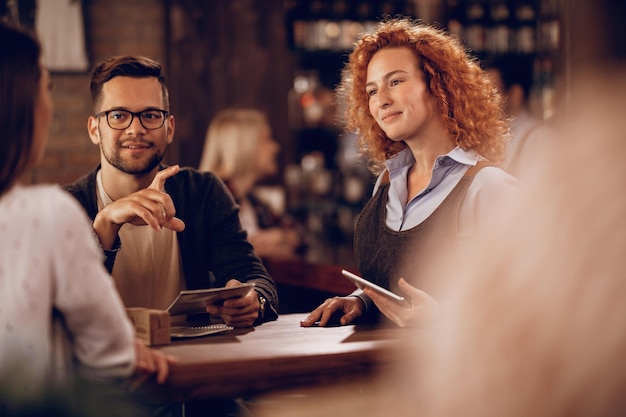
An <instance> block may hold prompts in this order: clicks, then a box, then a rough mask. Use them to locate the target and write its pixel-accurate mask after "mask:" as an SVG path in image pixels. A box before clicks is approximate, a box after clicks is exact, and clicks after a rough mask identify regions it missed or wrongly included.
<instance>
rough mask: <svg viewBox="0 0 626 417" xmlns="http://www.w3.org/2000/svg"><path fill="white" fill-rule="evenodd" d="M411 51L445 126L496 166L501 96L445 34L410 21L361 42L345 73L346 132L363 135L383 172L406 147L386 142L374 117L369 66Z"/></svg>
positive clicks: (502, 123)
mask: <svg viewBox="0 0 626 417" xmlns="http://www.w3.org/2000/svg"><path fill="white" fill-rule="evenodd" d="M394 47H408V48H410V49H411V50H412V51H413V52H414V53H415V55H416V56H417V58H418V62H419V67H420V70H421V71H422V72H423V73H424V75H425V79H426V84H427V86H428V89H429V92H430V94H432V96H433V97H435V98H436V99H437V101H438V103H439V111H440V115H441V120H442V122H443V124H444V126H445V127H446V128H447V129H448V132H449V133H450V135H451V137H452V138H454V140H455V143H456V144H457V145H458V146H459V147H461V148H462V149H465V150H475V151H476V152H478V153H479V154H480V155H482V156H484V157H485V158H487V159H489V160H490V161H491V162H493V163H496V164H497V163H500V162H502V160H503V158H504V153H505V140H506V137H507V135H508V123H507V119H506V115H505V113H504V111H503V110H502V96H501V95H500V93H499V92H498V90H497V88H496V86H495V85H494V84H493V83H492V82H491V81H490V79H489V77H488V76H487V74H486V72H485V71H483V70H482V68H481V67H480V65H479V63H478V62H477V60H476V59H475V58H473V57H471V56H470V55H469V54H468V53H467V51H466V49H465V47H463V45H462V44H461V42H460V41H459V40H458V39H456V38H454V37H452V36H451V35H449V34H447V33H446V32H444V31H443V30H440V29H437V28H435V27H432V26H429V25H426V24H424V23H421V22H419V21H414V20H410V19H408V18H394V19H389V20H385V21H382V22H380V23H379V24H378V26H377V28H376V31H374V32H373V33H368V34H365V35H363V36H362V37H361V39H359V41H358V42H357V43H356V45H355V48H354V50H353V51H352V53H351V54H350V58H349V61H348V63H347V64H346V66H345V67H344V69H343V73H342V81H341V84H340V85H339V88H338V93H339V94H340V95H341V96H343V99H344V101H345V105H346V110H345V116H346V120H345V122H346V127H347V128H348V130H351V131H354V132H357V133H358V134H359V144H360V147H361V151H362V152H364V153H365V154H367V155H368V157H369V163H370V169H371V170H372V171H373V172H375V173H378V172H380V171H381V170H382V168H383V167H384V161H385V160H386V159H388V158H389V157H391V156H392V155H395V154H397V153H398V152H400V151H401V150H403V149H404V148H406V144H405V143H404V142H394V141H392V140H391V139H389V138H388V137H387V135H386V134H385V132H383V130H382V129H381V128H380V127H379V126H378V124H377V123H376V121H375V120H374V118H373V117H372V115H371V114H370V112H369V105H368V103H369V96H368V94H367V92H366V91H365V84H366V81H367V79H366V78H367V66H368V65H369V62H370V60H371V59H372V57H373V56H374V54H376V52H378V51H379V50H381V49H384V48H394Z"/></svg>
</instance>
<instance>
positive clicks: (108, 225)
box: [65, 55, 277, 327]
mask: <svg viewBox="0 0 626 417" xmlns="http://www.w3.org/2000/svg"><path fill="white" fill-rule="evenodd" d="M91 96H92V101H93V106H94V108H93V111H94V114H93V116H90V117H89V120H88V122H87V128H88V133H89V137H90V139H91V141H92V142H93V143H94V144H95V145H97V146H99V148H100V164H99V165H98V166H97V167H96V168H95V169H93V170H92V171H91V172H90V173H88V174H87V175H85V176H83V177H82V178H79V179H78V180H77V181H76V182H74V183H73V184H68V185H66V186H65V188H66V189H67V190H68V191H70V192H71V193H72V194H73V195H74V197H76V198H77V199H78V201H80V203H81V204H82V205H83V206H84V207H85V209H86V211H87V214H88V215H89V216H90V217H91V218H92V219H93V230H94V232H95V233H96V235H97V236H98V238H99V241H100V245H101V246H102V249H103V251H104V254H105V257H106V259H105V264H106V265H107V267H108V268H109V269H110V270H111V273H112V276H113V279H114V280H115V283H116V286H117V288H118V291H119V292H120V295H121V297H122V300H123V301H124V304H125V305H126V306H127V307H146V308H156V309H161V310H165V309H166V308H167V307H168V306H169V305H170V304H171V303H172V301H174V299H175V298H176V296H177V295H178V293H179V292H180V291H181V290H185V289H187V290H196V289H203V288H213V287H224V286H235V285H239V284H240V283H242V282H247V283H254V284H255V288H254V289H252V290H250V291H249V292H248V293H247V295H245V296H242V297H237V298H232V299H229V300H226V301H224V303H223V304H222V305H210V306H208V307H207V311H208V312H209V313H211V314H212V315H215V316H219V317H220V318H221V319H222V320H223V321H224V322H225V323H226V324H229V325H232V326H234V327H250V326H253V325H257V324H260V323H262V322H264V321H268V320H274V319H276V317H277V309H276V306H277V294H276V285H275V283H274V281H273V280H272V279H271V278H270V276H269V275H268V273H267V271H266V270H265V267H264V266H263V264H262V263H261V260H260V259H259V258H258V257H257V256H256V255H255V254H254V251H253V248H252V245H251V244H250V243H249V242H248V241H247V240H246V234H245V231H244V230H243V228H242V227H241V223H240V221H239V216H238V208H237V206H236V204H235V202H234V200H233V197H232V195H231V194H230V192H229V191H228V190H227V189H226V187H225V186H224V183H223V182H222V181H221V180H220V179H219V178H217V177H216V176H215V175H214V174H212V173H202V172H199V171H197V170H194V169H192V168H181V167H179V166H178V165H173V166H165V165H163V164H161V161H162V160H163V157H164V155H165V152H166V151H167V147H168V145H169V144H171V143H172V141H173V139H174V126H175V123H174V116H173V115H171V114H170V110H169V96H168V90H167V87H166V85H165V79H164V77H163V75H162V73H161V65H160V64H159V63H158V62H156V61H153V60H152V59H149V58H146V57H142V56H132V55H125V56H115V57H112V58H110V59H107V60H105V61H103V62H101V63H99V64H98V65H97V66H96V67H95V69H94V70H93V72H92V77H91ZM187 225H188V226H189V227H186V226H187Z"/></svg>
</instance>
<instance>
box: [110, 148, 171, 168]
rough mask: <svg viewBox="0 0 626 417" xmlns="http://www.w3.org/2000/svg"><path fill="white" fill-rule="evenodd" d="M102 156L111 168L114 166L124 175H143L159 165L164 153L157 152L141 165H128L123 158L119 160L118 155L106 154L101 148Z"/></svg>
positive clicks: (113, 153)
mask: <svg viewBox="0 0 626 417" xmlns="http://www.w3.org/2000/svg"><path fill="white" fill-rule="evenodd" d="M102 154H103V155H104V159H106V160H107V162H108V163H109V164H110V165H111V166H114V167H115V168H117V169H119V170H120V171H122V172H124V173H126V174H131V175H145V174H147V173H149V172H150V171H152V170H153V169H154V168H155V167H156V166H158V165H159V164H160V163H161V161H162V160H163V157H164V156H165V151H164V152H162V153H161V152H157V153H156V154H154V155H152V156H151V157H150V159H148V160H147V161H146V162H145V163H143V164H141V165H137V164H133V163H128V162H127V161H125V160H124V159H123V158H121V157H120V155H119V154H118V153H115V152H107V151H106V150H105V149H104V148H102ZM131 162H139V160H133V161H131Z"/></svg>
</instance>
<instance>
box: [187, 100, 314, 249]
mask: <svg viewBox="0 0 626 417" xmlns="http://www.w3.org/2000/svg"><path fill="white" fill-rule="evenodd" d="M279 151H280V145H279V144H278V143H277V142H276V141H275V140H274V139H273V138H272V130H271V128H270V125H269V123H268V121H267V117H266V116H265V115H264V114H263V113H262V112H260V111H258V110H254V109H246V108H232V109H226V110H223V111H221V112H219V113H218V114H217V115H216V116H215V117H214V118H213V120H212V121H211V124H210V125H209V128H208V129H207V133H206V139H205V143H204V151H203V154H202V159H201V161H200V166H199V169H200V171H210V172H213V173H214V174H216V175H217V176H218V177H220V178H221V179H222V180H223V181H224V182H225V183H226V186H227V187H228V189H229V190H230V191H231V193H232V194H233V196H234V197H235V200H236V201H237V203H238V204H239V206H240V211H239V217H240V219H241V224H242V226H243V228H244V229H245V230H246V231H247V233H248V240H249V241H250V243H252V245H253V246H254V250H255V252H256V254H257V255H258V256H259V257H262V258H263V257H276V258H285V257H292V256H294V255H296V254H298V253H300V252H301V251H302V250H303V241H302V236H303V233H302V232H303V231H302V228H301V226H300V225H299V224H298V222H297V221H296V220H295V219H293V218H292V217H291V216H289V215H286V214H282V215H279V214H277V213H276V211H275V210H274V209H273V208H272V207H271V206H270V205H269V204H267V203H266V202H264V201H263V200H262V199H260V198H259V197H257V196H256V195H255V193H254V187H255V185H256V184H257V183H259V182H260V181H261V180H263V179H266V178H268V177H270V176H272V175H274V174H276V173H277V171H278V164H277V161H276V157H277V155H278V152H279Z"/></svg>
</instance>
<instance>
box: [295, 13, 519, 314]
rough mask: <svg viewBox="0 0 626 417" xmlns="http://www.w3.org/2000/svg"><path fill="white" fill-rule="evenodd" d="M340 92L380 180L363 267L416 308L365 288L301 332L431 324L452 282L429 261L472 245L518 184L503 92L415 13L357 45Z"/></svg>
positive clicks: (365, 233)
mask: <svg viewBox="0 0 626 417" xmlns="http://www.w3.org/2000/svg"><path fill="white" fill-rule="evenodd" d="M340 93H343V94H344V95H345V98H346V121H347V129H348V130H350V131H355V132H357V133H358V134H359V135H360V139H359V140H360V146H361V150H362V151H363V152H364V153H365V154H366V155H367V156H368V157H369V162H370V165H371V166H372V170H373V171H374V172H375V173H376V174H378V175H379V176H378V180H377V183H376V185H375V188H374V193H373V197H372V198H371V199H370V201H369V202H368V203H367V205H366V206H365V208H364V209H363V210H362V212H361V214H360V216H359V218H358V220H357V224H356V232H355V237H354V242H355V257H356V260H357V263H358V269H359V272H360V274H361V275H362V276H363V277H364V278H366V279H369V280H372V281H374V282H375V283H377V284H378V285H380V286H382V287H385V288H388V289H391V290H393V291H396V292H400V293H402V295H404V296H405V297H407V298H409V299H410V302H411V306H410V307H404V306H400V305H399V304H396V303H394V302H392V301H389V300H388V299H386V298H384V297H383V296H380V295H378V294H376V293H374V292H372V291H371V290H364V291H360V290H359V291H356V292H355V293H354V294H352V295H350V296H347V297H335V298H332V299H328V300H326V301H325V302H324V303H323V304H322V305H320V306H319V307H318V308H316V309H315V310H313V311H312V312H311V313H310V314H309V316H308V317H307V318H306V319H305V320H304V321H303V322H302V326H312V325H314V324H315V323H316V322H319V325H321V326H324V325H326V324H327V323H328V322H329V320H330V319H331V317H333V316H334V315H336V314H341V315H342V316H341V318H340V323H341V324H342V325H345V324H349V323H353V322H354V321H355V320H359V321H373V320H376V319H377V318H378V317H379V316H380V313H382V314H383V315H384V316H385V317H386V318H387V319H389V320H391V321H393V322H394V323H395V324H397V325H398V326H416V325H429V324H432V323H433V322H436V321H437V320H438V316H439V310H440V303H439V301H440V300H439V301H438V300H437V296H436V295H435V294H433V293H431V290H434V289H436V288H437V287H438V286H439V285H440V284H441V280H443V279H444V277H440V276H436V275H435V274H432V273H431V272H430V271H429V267H428V263H429V260H430V259H431V258H432V257H434V256H436V255H437V253H438V252H439V251H442V252H444V253H445V252H448V251H451V250H453V249H454V248H455V247H456V246H457V245H459V244H464V243H466V242H468V241H469V240H470V239H471V238H472V237H473V236H474V235H475V234H476V232H477V231H478V230H480V229H481V228H482V227H484V226H485V225H486V224H488V223H489V222H490V221H491V220H490V219H491V215H492V214H493V212H494V211H495V210H497V207H498V204H499V202H501V201H502V200H503V199H506V198H507V197H508V196H509V195H510V194H514V193H516V191H517V188H518V181H517V180H516V179H515V178H514V177H512V176H511V175H509V174H507V173H506V172H505V171H503V170H502V169H500V168H499V167H498V166H497V165H498V164H499V163H500V162H501V161H502V160H503V158H504V152H505V136H506V134H507V123H506V116H505V114H504V113H503V111H502V108H501V96H500V94H499V92H498V91H497V89H496V88H495V87H494V85H493V84H492V82H491V80H490V78H489V77H488V76H487V74H486V72H485V71H483V70H482V69H481V68H480V66H479V64H478V62H476V60H474V59H473V58H471V57H470V56H469V54H468V53H467V51H466V50H465V48H464V47H463V46H462V45H461V44H460V42H459V41H458V40H457V39H455V38H453V37H451V36H450V35H448V34H447V33H445V32H443V31H441V30H439V29H436V28H434V27H432V26H429V25H426V24H423V23H420V22H416V21H412V20H409V19H408V18H397V19H389V20H386V21H383V22H381V23H380V24H379V25H378V27H377V28H376V30H375V31H374V32H373V33H369V34H365V35H364V36H363V37H362V38H361V39H360V40H359V41H358V42H357V43H356V46H355V49H354V50H353V52H352V53H351V54H350V58H349V62H348V64H347V66H346V67H345V69H344V72H343V79H342V84H341V86H340Z"/></svg>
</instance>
